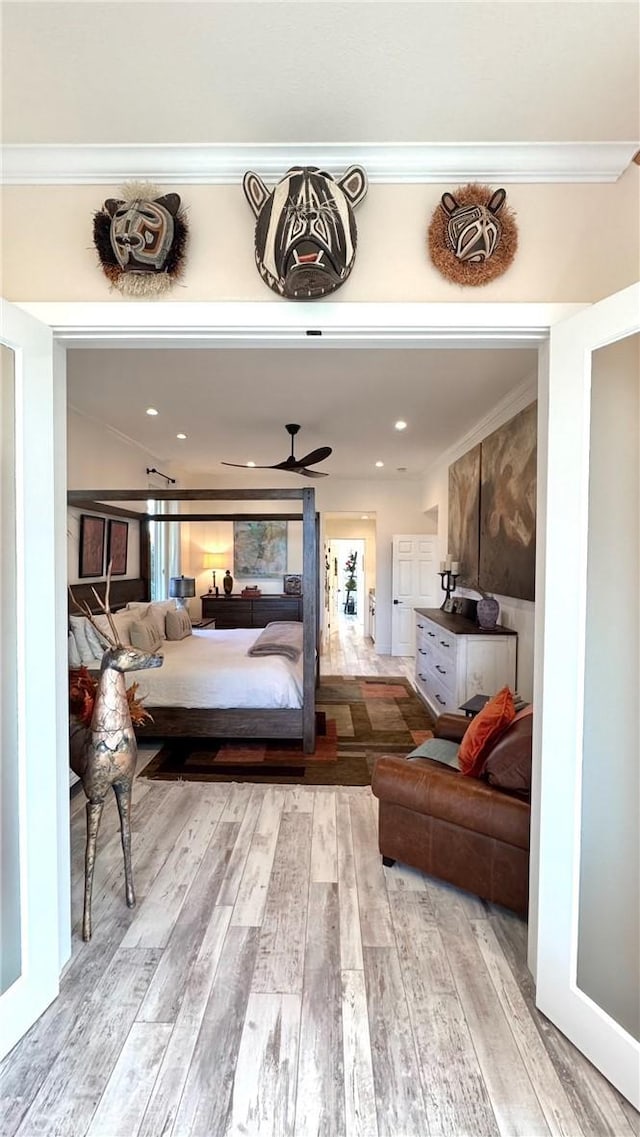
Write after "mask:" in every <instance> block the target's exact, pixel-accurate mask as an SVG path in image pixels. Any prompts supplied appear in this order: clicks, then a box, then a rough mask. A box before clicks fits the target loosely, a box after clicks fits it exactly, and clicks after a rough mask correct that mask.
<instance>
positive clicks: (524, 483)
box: [479, 403, 537, 600]
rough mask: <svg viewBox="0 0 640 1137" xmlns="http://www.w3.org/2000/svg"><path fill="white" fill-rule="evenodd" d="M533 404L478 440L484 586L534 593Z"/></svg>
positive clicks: (508, 593) (532, 596)
mask: <svg viewBox="0 0 640 1137" xmlns="http://www.w3.org/2000/svg"><path fill="white" fill-rule="evenodd" d="M536 456H537V404H536V403H532V404H531V406H529V407H525V409H524V410H523V411H520V413H519V414H517V415H516V416H515V418H512V419H510V421H509V422H506V423H504V425H503V426H501V427H499V428H498V430H495V431H494V432H493V434H490V435H489V436H488V437H487V438H485V439H484V441H483V442H482V455H481V469H482V478H481V487H480V574H479V583H480V587H481V588H482V589H485V590H486V591H487V592H497V593H498V594H499V595H501V596H514V597H517V598H519V599H521V600H534V599H535V572H536Z"/></svg>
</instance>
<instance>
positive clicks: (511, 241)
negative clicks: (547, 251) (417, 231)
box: [428, 184, 518, 286]
mask: <svg viewBox="0 0 640 1137" xmlns="http://www.w3.org/2000/svg"><path fill="white" fill-rule="evenodd" d="M506 196H507V195H506V192H505V191H504V190H503V189H499V190H495V192H492V190H491V189H490V187H489V186H482V185H477V184H471V185H467V186H462V187H460V188H458V189H457V190H456V191H455V194H453V193H444V194H443V195H442V198H441V199H440V204H439V205H438V208H437V209H436V210H435V212H434V214H433V217H432V219H431V224H430V225H429V233H428V245H429V254H430V257H431V260H432V261H433V264H434V265H435V267H436V268H437V269H438V271H439V272H440V273H442V275H443V276H444V277H446V278H447V280H451V281H453V282H454V283H455V284H463V285H471V286H473V285H476V286H477V285H481V284H488V283H489V282H490V281H491V280H495V279H496V277H498V276H501V275H502V273H503V272H506V270H507V269H508V267H509V265H510V264H511V262H512V260H513V258H514V256H515V254H516V249H517V247H518V230H517V227H516V222H515V214H514V213H513V211H512V210H511V209H509V208H508V207H507V206H506V205H505V201H506Z"/></svg>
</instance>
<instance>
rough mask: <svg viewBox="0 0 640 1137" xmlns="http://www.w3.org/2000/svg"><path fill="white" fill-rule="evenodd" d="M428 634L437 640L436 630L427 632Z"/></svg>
mask: <svg viewBox="0 0 640 1137" xmlns="http://www.w3.org/2000/svg"><path fill="white" fill-rule="evenodd" d="M427 635H428V636H431V639H432V640H435V638H436V633H435V632H427Z"/></svg>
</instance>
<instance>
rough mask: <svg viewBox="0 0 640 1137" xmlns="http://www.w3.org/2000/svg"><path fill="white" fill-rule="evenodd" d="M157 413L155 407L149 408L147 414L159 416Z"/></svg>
mask: <svg viewBox="0 0 640 1137" xmlns="http://www.w3.org/2000/svg"><path fill="white" fill-rule="evenodd" d="M157 413H158V412H157V410H156V408H155V407H147V414H148V415H157Z"/></svg>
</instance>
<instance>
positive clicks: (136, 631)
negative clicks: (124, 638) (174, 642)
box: [129, 619, 162, 652]
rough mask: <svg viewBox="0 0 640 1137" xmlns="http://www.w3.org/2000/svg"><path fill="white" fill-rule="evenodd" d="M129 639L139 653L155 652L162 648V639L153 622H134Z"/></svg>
mask: <svg viewBox="0 0 640 1137" xmlns="http://www.w3.org/2000/svg"><path fill="white" fill-rule="evenodd" d="M129 637H130V640H131V644H132V646H133V647H137V648H138V651H148V652H154V651H157V650H158V648H160V647H162V638H161V636H159V635H158V629H157V627H156V624H155V622H154V621H153V620H149V619H145V620H134V621H133V623H132V624H131V626H130V628H129Z"/></svg>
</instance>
